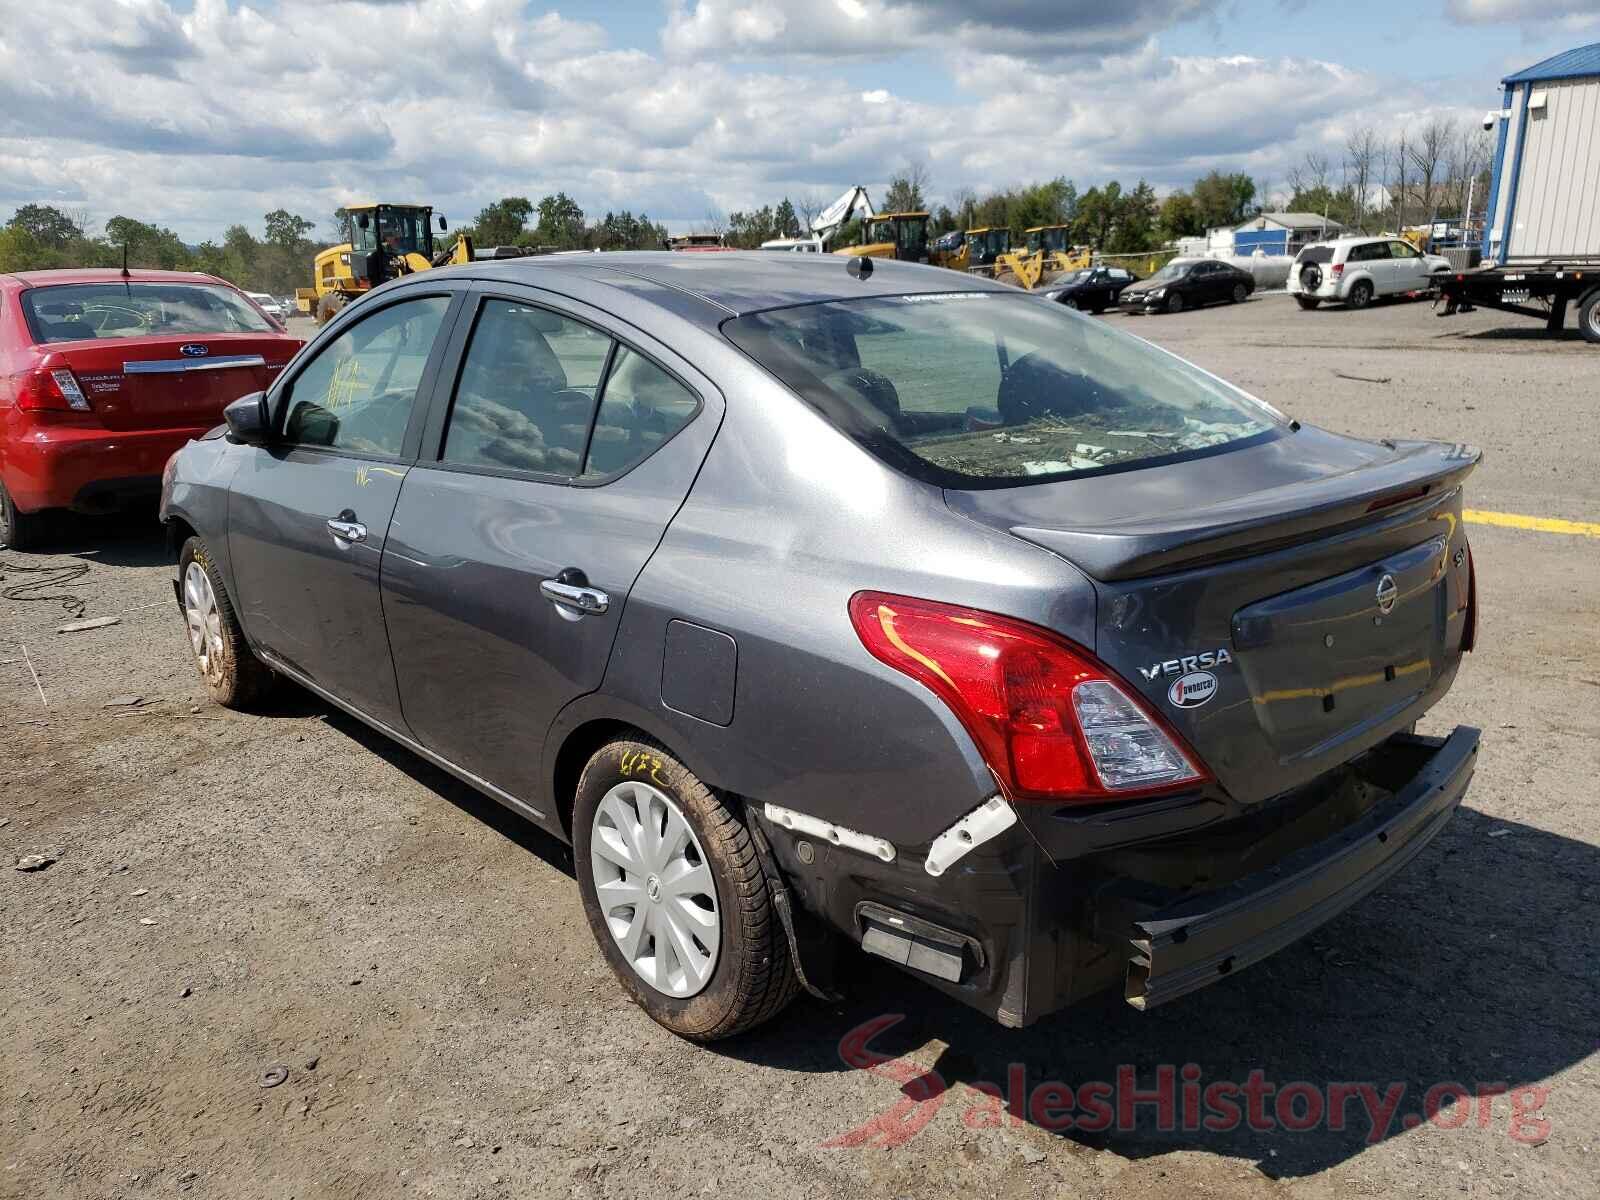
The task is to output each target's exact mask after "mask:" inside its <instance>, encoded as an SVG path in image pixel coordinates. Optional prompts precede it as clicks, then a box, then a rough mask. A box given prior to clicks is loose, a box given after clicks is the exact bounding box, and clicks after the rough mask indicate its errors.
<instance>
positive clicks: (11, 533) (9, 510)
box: [0, 481, 44, 550]
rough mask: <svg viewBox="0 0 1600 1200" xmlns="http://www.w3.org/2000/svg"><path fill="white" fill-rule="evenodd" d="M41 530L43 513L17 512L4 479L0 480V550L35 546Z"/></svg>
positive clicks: (42, 529) (42, 527)
mask: <svg viewBox="0 0 1600 1200" xmlns="http://www.w3.org/2000/svg"><path fill="white" fill-rule="evenodd" d="M43 532H44V514H43V513H25V512H19V511H18V510H17V506H16V503H15V502H14V501H13V500H12V499H11V493H10V492H8V491H6V485H5V483H4V481H0V550H26V549H28V548H29V547H31V546H37V545H38V544H39V538H40V536H41V535H42V534H43Z"/></svg>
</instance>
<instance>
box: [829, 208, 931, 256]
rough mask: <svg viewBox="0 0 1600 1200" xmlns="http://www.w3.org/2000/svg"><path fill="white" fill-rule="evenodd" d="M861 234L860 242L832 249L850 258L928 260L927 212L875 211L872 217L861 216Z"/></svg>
mask: <svg viewBox="0 0 1600 1200" xmlns="http://www.w3.org/2000/svg"><path fill="white" fill-rule="evenodd" d="M861 237H862V242H861V244H860V245H858V246H841V247H840V248H839V249H837V250H835V251H834V253H835V254H844V255H848V256H849V257H851V258H898V259H903V260H905V261H907V262H927V261H928V214H927V213H925V212H899V213H879V214H878V215H877V216H875V217H863V218H862V220H861Z"/></svg>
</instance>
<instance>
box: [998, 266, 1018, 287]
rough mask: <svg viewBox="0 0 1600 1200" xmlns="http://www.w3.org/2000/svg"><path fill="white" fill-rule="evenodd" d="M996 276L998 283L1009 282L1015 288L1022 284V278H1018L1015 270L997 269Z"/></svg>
mask: <svg viewBox="0 0 1600 1200" xmlns="http://www.w3.org/2000/svg"><path fill="white" fill-rule="evenodd" d="M994 278H995V282H996V283H1009V284H1010V285H1011V286H1012V287H1014V288H1019V287H1021V286H1022V280H1020V279H1018V278H1017V273H1016V272H1015V271H1009V270H1008V271H997V272H995V276H994Z"/></svg>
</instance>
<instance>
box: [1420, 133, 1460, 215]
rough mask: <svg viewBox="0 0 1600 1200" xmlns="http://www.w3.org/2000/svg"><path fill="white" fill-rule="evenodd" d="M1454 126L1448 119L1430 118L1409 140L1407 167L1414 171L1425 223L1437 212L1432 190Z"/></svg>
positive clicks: (1453, 135) (1447, 149) (1435, 184)
mask: <svg viewBox="0 0 1600 1200" xmlns="http://www.w3.org/2000/svg"><path fill="white" fill-rule="evenodd" d="M1455 136H1456V123H1455V119H1454V118H1452V117H1434V118H1433V119H1432V120H1430V121H1429V122H1428V123H1427V124H1426V125H1424V126H1423V127H1422V132H1421V133H1419V134H1417V136H1416V137H1414V138H1413V139H1412V140H1411V145H1410V153H1411V165H1412V166H1414V167H1415V168H1416V169H1417V187H1418V192H1419V195H1418V199H1420V200H1421V201H1422V211H1423V215H1424V217H1425V219H1426V220H1428V221H1432V220H1433V218H1434V215H1435V213H1436V212H1437V211H1438V205H1437V200H1438V196H1437V195H1436V192H1435V189H1436V188H1437V186H1438V184H1439V182H1440V178H1439V173H1440V168H1441V167H1443V166H1444V163H1445V159H1446V158H1447V156H1448V155H1449V153H1450V149H1451V145H1452V144H1453V143H1454V141H1455Z"/></svg>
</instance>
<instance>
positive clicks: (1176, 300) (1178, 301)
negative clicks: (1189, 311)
mask: <svg viewBox="0 0 1600 1200" xmlns="http://www.w3.org/2000/svg"><path fill="white" fill-rule="evenodd" d="M1162 307H1163V308H1165V309H1166V310H1167V311H1168V312H1169V313H1181V312H1182V311H1183V297H1182V296H1181V295H1179V294H1178V293H1177V292H1173V293H1172V295H1170V296H1168V297H1167V302H1166V304H1165V305H1163V306H1162Z"/></svg>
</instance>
